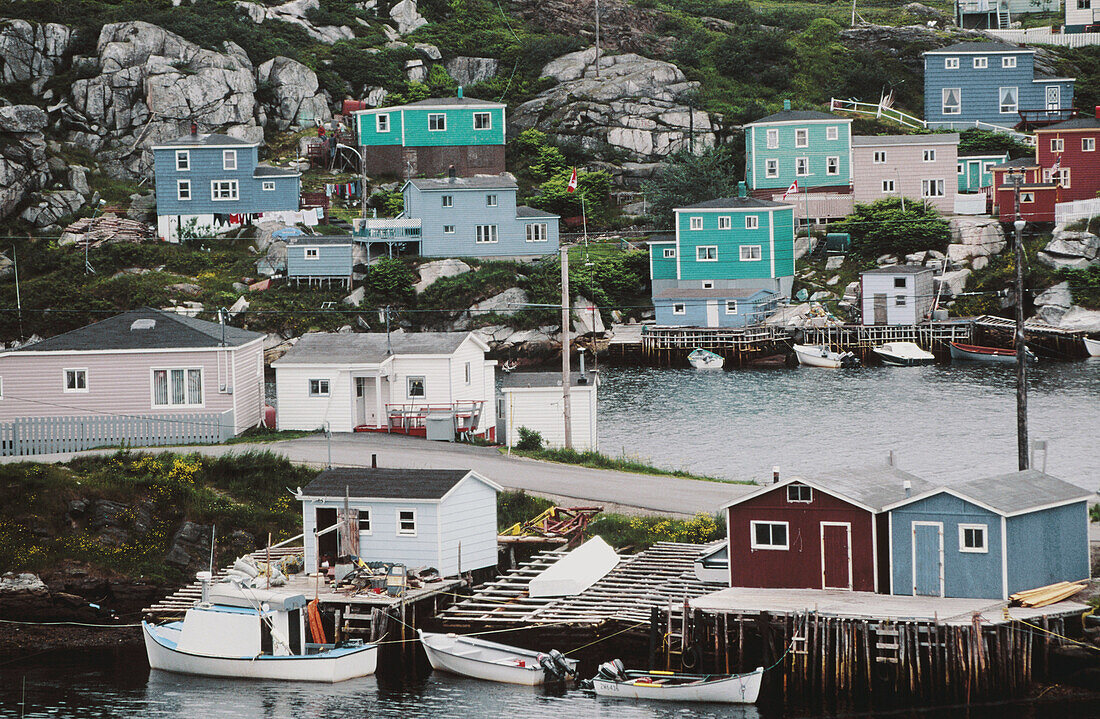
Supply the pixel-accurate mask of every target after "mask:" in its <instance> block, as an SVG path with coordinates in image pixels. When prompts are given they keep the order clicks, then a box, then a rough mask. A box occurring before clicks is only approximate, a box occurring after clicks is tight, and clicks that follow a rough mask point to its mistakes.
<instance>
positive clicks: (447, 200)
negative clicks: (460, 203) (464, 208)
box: [440, 195, 455, 207]
mask: <svg viewBox="0 0 1100 719" xmlns="http://www.w3.org/2000/svg"><path fill="white" fill-rule="evenodd" d="M440 204H441V205H442V206H443V207H454V206H455V196H454V195H443V196H442V197H440Z"/></svg>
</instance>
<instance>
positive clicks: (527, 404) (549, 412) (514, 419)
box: [497, 372, 600, 452]
mask: <svg viewBox="0 0 1100 719" xmlns="http://www.w3.org/2000/svg"><path fill="white" fill-rule="evenodd" d="M561 383H562V375H561V372H513V373H512V374H509V375H505V377H504V380H503V382H502V383H501V390H500V391H501V395H502V399H501V402H500V412H499V414H500V417H501V425H503V426H502V427H499V428H498V430H497V434H498V436H499V435H503V436H504V443H505V444H506V445H508V446H509V447H511V446H512V445H514V444H516V443H517V442H518V441H519V428H520V427H526V428H527V429H531V430H534V431H536V432H538V433H539V434H541V435H542V438H543V440H544V441H545V442H546V445H547V446H548V447H564V446H565V419H564V412H563V408H562V402H563V399H564V397H563V395H564V394H565V393H564V392H562V386H561ZM570 383H571V384H570V389H569V415H570V423H571V428H570V429H571V432H570V433H571V434H572V440H573V441H572V445H573V449H576V450H578V451H582V452H583V451H585V450H593V451H596V450H599V448H600V447H599V435H598V433H597V426H596V425H597V422H596V412H597V405H596V399H597V396H596V392H597V388H598V386H599V376H598V375H597V373H595V372H589V373H587V374H581V373H578V372H574V373H573V374H572V375H571V377H570Z"/></svg>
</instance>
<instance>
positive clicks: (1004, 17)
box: [997, 2, 1012, 30]
mask: <svg viewBox="0 0 1100 719" xmlns="http://www.w3.org/2000/svg"><path fill="white" fill-rule="evenodd" d="M1011 27H1012V15H1011V14H1010V13H1009V11H1008V3H1007V2H999V3H997V28H998V29H1000V30H1008V29H1009V28H1011Z"/></svg>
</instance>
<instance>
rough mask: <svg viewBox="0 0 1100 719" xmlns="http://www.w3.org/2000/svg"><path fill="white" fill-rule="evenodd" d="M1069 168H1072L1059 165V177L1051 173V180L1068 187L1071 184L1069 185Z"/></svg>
mask: <svg viewBox="0 0 1100 719" xmlns="http://www.w3.org/2000/svg"><path fill="white" fill-rule="evenodd" d="M1069 170H1070V168H1068V167H1059V168H1058V175H1057V177H1055V175H1054V174H1053V173H1051V176H1050V180H1051V182H1057V183H1058V184H1059V185H1061V186H1062V187H1063V188H1065V189H1068V188H1069V186H1070V185H1069Z"/></svg>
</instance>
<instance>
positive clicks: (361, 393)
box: [355, 377, 378, 427]
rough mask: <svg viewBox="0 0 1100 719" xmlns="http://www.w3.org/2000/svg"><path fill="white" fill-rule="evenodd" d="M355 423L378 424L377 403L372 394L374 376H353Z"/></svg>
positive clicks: (375, 425)
mask: <svg viewBox="0 0 1100 719" xmlns="http://www.w3.org/2000/svg"><path fill="white" fill-rule="evenodd" d="M355 424H356V426H359V425H367V426H368V427H377V426H378V403H377V401H376V400H375V396H374V377H356V378H355Z"/></svg>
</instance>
